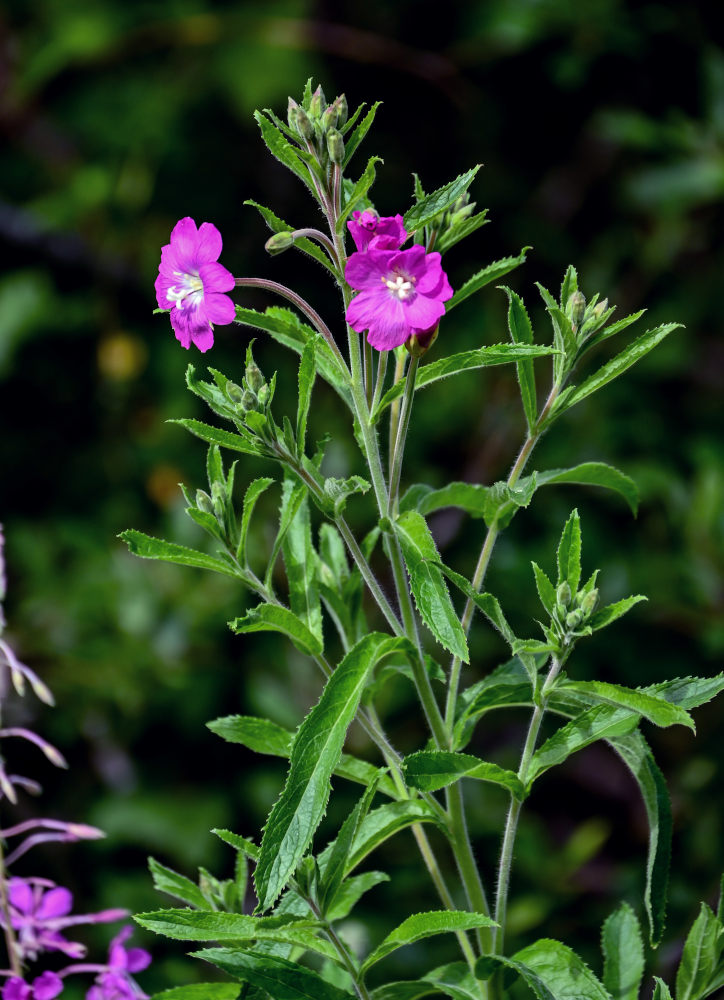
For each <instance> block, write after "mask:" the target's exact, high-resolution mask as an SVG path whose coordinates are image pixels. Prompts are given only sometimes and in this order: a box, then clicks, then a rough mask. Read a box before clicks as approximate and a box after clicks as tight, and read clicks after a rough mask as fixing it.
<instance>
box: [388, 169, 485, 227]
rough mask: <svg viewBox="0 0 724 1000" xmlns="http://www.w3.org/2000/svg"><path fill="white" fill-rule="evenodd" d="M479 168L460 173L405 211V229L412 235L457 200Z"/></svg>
mask: <svg viewBox="0 0 724 1000" xmlns="http://www.w3.org/2000/svg"><path fill="white" fill-rule="evenodd" d="M478 170H480V164H478V165H477V166H475V167H473V168H472V169H471V170H468V171H466V173H464V174H460V176H459V177H456V178H455V180H454V181H450V183H449V184H444V185H443V186H442V187H441V188H438V189H437V191H433V192H432V194H428V195H425V197H424V198H421V199H420V200H419V201H418V202H417V203H416V204H415V205H413V206H412V208H410V209H408V211H407V212H405V220H404V221H405V229H406V230H407V232H408V233H409V234H410V235H412V234H413V233H416V232H417V231H418V229H422V227H423V226H426V225H427V224H428V222H432V220H433V219H434V218H435V216H436V215H439V214H440V213H441V212H444V211H445V210H446V209H447V208H450V206H451V205H452V204H453V203H454V202H456V201H457V200H458V198H459V197H460V195H461V194H465V192H466V191H467V189H468V188H469V187H470V185H471V184H472V182H473V178H474V177H475V175H476V174H477V172H478Z"/></svg>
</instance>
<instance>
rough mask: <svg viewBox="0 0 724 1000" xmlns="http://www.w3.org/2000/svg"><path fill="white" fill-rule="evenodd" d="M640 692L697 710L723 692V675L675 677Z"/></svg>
mask: <svg viewBox="0 0 724 1000" xmlns="http://www.w3.org/2000/svg"><path fill="white" fill-rule="evenodd" d="M640 690H641V691H643V692H644V693H645V694H652V695H655V696H656V697H657V698H665V699H666V701H670V702H673V704H674V705H681V707H682V708H689V709H690V708H698V707H699V705H705V704H706V703H707V702H708V701H711V700H712V698H716V696H717V695H718V694H720V693H721V692H722V691H724V674H717V675H716V677H676V678H674V680H671V681H663V682H662V683H661V684H652V685H651V686H650V687H644V688H641V689H640Z"/></svg>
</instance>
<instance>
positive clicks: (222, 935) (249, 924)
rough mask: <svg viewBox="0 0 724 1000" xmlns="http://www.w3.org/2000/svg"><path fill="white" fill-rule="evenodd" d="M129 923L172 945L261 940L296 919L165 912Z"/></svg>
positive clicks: (231, 914)
mask: <svg viewBox="0 0 724 1000" xmlns="http://www.w3.org/2000/svg"><path fill="white" fill-rule="evenodd" d="M133 919H134V920H135V921H136V923H138V924H140V925H141V927H145V928H146V929H147V930H149V931H153V932H154V933H155V934H163V935H164V937H168V938H173V939H174V940H175V941H235V940H239V941H242V940H251V939H253V938H255V937H257V936H261V934H262V933H263V931H264V929H265V928H269V929H271V928H276V927H282V926H284V925H286V924H289V923H292V922H293V921H295V920H299V917H294V916H275V917H249V916H246V915H245V914H243V913H213V912H211V911H210V910H185V909H184V910H174V909H168V910H155V911H153V912H150V913H138V914H136V915H135V916H134V918H133Z"/></svg>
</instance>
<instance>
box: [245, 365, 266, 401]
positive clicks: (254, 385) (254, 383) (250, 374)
mask: <svg viewBox="0 0 724 1000" xmlns="http://www.w3.org/2000/svg"><path fill="white" fill-rule="evenodd" d="M245 378H246V384H247V385H248V386H249V388H250V389H251V391H252V392H254V393H258V392H259V390H260V389H261V387H262V386H263V385H264V376H263V375H262V373H261V371H260V370H259V366H258V365H257V363H256V362H255V361H253V360H252V361H250V362H249V363H248V364H247V366H246V372H245Z"/></svg>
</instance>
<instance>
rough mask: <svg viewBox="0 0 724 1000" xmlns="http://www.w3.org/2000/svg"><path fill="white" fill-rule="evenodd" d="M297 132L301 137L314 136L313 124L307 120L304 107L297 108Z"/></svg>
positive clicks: (308, 137)
mask: <svg viewBox="0 0 724 1000" xmlns="http://www.w3.org/2000/svg"><path fill="white" fill-rule="evenodd" d="M296 125H297V132H299V134H300V135H301V137H302V139H311V138H312V137H313V136H314V126H313V125H312V123H311V121H310V120H309V115H308V114H307V112H306V111H305V110H304V108H297V122H296Z"/></svg>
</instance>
